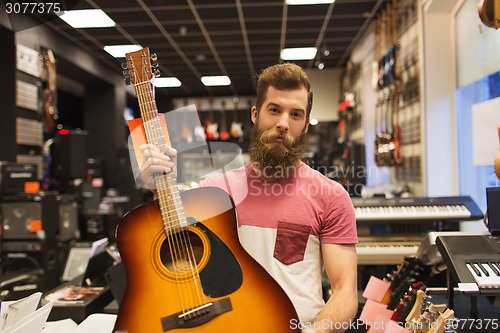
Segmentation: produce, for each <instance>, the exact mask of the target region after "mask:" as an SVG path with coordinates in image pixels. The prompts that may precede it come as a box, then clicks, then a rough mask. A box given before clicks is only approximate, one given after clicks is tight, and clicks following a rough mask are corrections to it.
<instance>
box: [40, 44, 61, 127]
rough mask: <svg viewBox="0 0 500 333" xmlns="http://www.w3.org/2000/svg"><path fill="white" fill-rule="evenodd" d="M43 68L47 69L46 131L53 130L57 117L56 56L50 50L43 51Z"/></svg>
mask: <svg viewBox="0 0 500 333" xmlns="http://www.w3.org/2000/svg"><path fill="white" fill-rule="evenodd" d="M43 58H44V62H45V68H46V70H47V84H46V87H45V89H44V110H45V112H44V118H43V119H44V124H45V129H46V132H49V133H50V132H52V131H54V130H55V128H56V125H57V119H58V112H57V95H56V94H57V90H56V58H55V57H54V53H53V52H52V50H50V49H49V50H46V51H44V52H43Z"/></svg>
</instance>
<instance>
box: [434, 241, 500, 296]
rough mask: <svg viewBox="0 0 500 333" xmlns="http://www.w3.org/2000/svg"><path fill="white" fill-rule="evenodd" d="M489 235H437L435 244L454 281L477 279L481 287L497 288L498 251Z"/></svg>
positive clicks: (476, 281)
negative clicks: (491, 242)
mask: <svg viewBox="0 0 500 333" xmlns="http://www.w3.org/2000/svg"><path fill="white" fill-rule="evenodd" d="M488 237H490V236H488V235H476V236H438V237H437V238H436V246H437V248H438V249H439V252H440V253H441V255H442V257H443V261H444V263H445V264H446V266H447V268H448V270H449V272H450V274H451V275H452V277H453V278H454V279H455V281H456V282H457V283H476V284H477V286H478V287H479V289H480V290H490V289H499V288H500V254H499V253H498V251H497V250H496V249H495V248H494V247H493V246H492V245H491V244H490V241H489V239H488Z"/></svg>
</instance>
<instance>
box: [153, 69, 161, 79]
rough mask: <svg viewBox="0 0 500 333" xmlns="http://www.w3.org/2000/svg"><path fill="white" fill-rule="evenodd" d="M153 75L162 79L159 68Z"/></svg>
mask: <svg viewBox="0 0 500 333" xmlns="http://www.w3.org/2000/svg"><path fill="white" fill-rule="evenodd" d="M153 74H154V76H155V77H160V70H159V69H158V68H155V69H154V70H153Z"/></svg>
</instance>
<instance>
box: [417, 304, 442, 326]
mask: <svg viewBox="0 0 500 333" xmlns="http://www.w3.org/2000/svg"><path fill="white" fill-rule="evenodd" d="M446 308H447V305H446V304H433V303H430V304H427V305H424V307H423V308H422V314H421V315H420V317H419V318H418V319H417V320H415V321H413V326H414V331H413V332H415V333H430V332H433V330H435V329H437V328H439V325H442V324H440V322H439V320H440V319H439V318H441V317H442V316H443V314H444V313H445V310H446ZM445 324H446V322H445Z"/></svg>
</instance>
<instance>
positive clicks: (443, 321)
mask: <svg viewBox="0 0 500 333" xmlns="http://www.w3.org/2000/svg"><path fill="white" fill-rule="evenodd" d="M454 318H455V312H454V311H453V310H451V309H446V311H444V312H443V313H442V314H440V315H439V317H438V318H437V320H436V322H435V323H434V324H433V325H432V328H431V329H430V330H429V331H428V333H445V332H450V330H449V329H448V328H449V323H450V321H452V320H453V319H454ZM451 332H453V331H451Z"/></svg>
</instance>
